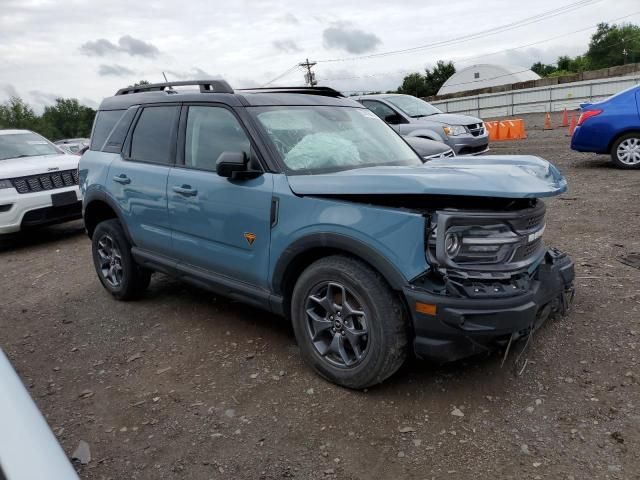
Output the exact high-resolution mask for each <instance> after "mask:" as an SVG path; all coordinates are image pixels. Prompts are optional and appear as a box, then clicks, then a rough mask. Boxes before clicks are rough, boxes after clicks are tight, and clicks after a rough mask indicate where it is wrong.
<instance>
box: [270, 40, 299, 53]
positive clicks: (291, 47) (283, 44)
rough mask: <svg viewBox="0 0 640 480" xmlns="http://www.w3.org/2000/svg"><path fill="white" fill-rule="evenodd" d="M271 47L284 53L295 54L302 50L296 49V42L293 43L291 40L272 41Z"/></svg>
mask: <svg viewBox="0 0 640 480" xmlns="http://www.w3.org/2000/svg"><path fill="white" fill-rule="evenodd" d="M273 46H274V47H275V49H276V50H279V51H281V52H285V53H297V52H301V51H302V49H301V48H300V47H298V45H297V44H296V42H294V41H293V40H291V39H284V40H274V41H273Z"/></svg>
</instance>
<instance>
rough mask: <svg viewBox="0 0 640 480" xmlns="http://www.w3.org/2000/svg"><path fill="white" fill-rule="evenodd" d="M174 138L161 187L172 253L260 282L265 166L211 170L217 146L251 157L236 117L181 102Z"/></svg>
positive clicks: (267, 199) (266, 206)
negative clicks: (253, 173)
mask: <svg viewBox="0 0 640 480" xmlns="http://www.w3.org/2000/svg"><path fill="white" fill-rule="evenodd" d="M179 138H180V140H179V142H178V143H179V147H178V148H179V149H180V152H179V157H180V159H181V160H180V164H179V165H176V166H175V168H172V169H171V172H170V174H169V181H168V187H167V195H168V200H169V218H170V221H171V228H172V238H173V250H174V256H175V257H176V258H179V259H180V261H181V263H183V264H186V265H191V266H195V267H198V268H200V269H203V270H206V271H208V272H211V273H214V274H216V275H219V276H224V277H231V278H233V279H235V280H240V281H242V282H245V283H248V284H250V285H253V286H257V287H266V286H267V282H266V277H267V269H268V262H269V244H270V240H271V238H270V236H271V201H272V193H273V177H272V174H270V173H263V174H262V175H260V176H259V177H257V178H253V179H244V180H230V179H228V178H224V177H220V176H219V175H218V174H217V173H216V161H217V159H218V157H219V156H220V154H221V153H222V152H246V153H247V154H248V155H254V158H253V159H252V162H253V161H254V160H256V161H257V158H255V149H254V148H253V147H252V144H251V141H250V139H249V135H248V134H247V132H246V131H245V129H244V127H243V125H242V123H241V121H240V119H239V118H238V117H237V116H236V114H235V113H234V112H233V111H232V110H231V109H229V108H227V107H225V106H223V105H219V106H217V105H212V104H207V105H190V106H185V107H183V111H182V114H181V120H180V133H179ZM255 166H256V167H259V162H258V163H255Z"/></svg>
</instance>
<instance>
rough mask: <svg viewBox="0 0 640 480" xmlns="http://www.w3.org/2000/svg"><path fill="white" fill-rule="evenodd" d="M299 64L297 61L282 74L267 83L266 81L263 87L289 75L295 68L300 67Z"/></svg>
mask: <svg viewBox="0 0 640 480" xmlns="http://www.w3.org/2000/svg"><path fill="white" fill-rule="evenodd" d="M298 66H299V65H298V64H297V63H296V64H295V65H293V66H292V67H291V68H289V69H287V70H286V71H285V72H283V73H281V74H280V75H278V76H277V77H276V78H274V79H273V80H270V81H268V82H267V83H265V84H264V85H262V86H263V87H267V86H269V85H270V84H272V83H273V82H277V81H278V80H280V79H281V78H282V77H285V76H287V75H289V74H290V73H291V72H293V71H294V70H296V69H297V68H298Z"/></svg>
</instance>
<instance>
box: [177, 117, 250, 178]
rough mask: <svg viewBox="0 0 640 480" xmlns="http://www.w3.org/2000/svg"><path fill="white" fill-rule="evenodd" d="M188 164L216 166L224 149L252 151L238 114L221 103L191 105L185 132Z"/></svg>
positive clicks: (203, 167) (213, 167)
mask: <svg viewBox="0 0 640 480" xmlns="http://www.w3.org/2000/svg"><path fill="white" fill-rule="evenodd" d="M184 143H185V146H184V163H185V166H187V167H191V168H198V169H201V170H212V171H215V170H216V160H218V157H219V156H220V154H221V153H223V152H246V154H247V155H250V153H251V142H250V141H249V138H248V137H247V135H246V133H245V131H244V130H243V129H242V126H241V125H240V123H239V122H238V120H237V119H236V117H235V116H234V115H233V114H232V113H231V112H230V111H229V110H227V109H226V108H222V107H195V106H194V107H189V113H188V115H187V131H186V135H185V142H184Z"/></svg>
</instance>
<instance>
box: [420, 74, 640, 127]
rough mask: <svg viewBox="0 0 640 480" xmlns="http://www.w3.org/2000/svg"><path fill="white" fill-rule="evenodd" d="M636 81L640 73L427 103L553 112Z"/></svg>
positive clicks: (502, 113)
mask: <svg viewBox="0 0 640 480" xmlns="http://www.w3.org/2000/svg"><path fill="white" fill-rule="evenodd" d="M638 84H640V75H638V74H634V75H630V76H626V77H615V78H605V79H597V80H587V81H581V82H574V83H563V84H560V85H550V86H548V87H537V88H529V89H526V90H512V91H509V92H503V93H485V94H481V95H474V96H470V97H461V98H451V99H448V100H438V101H434V102H431V103H432V104H433V105H435V106H437V107H438V108H440V109H441V110H442V111H443V112H447V113H462V114H467V115H473V116H478V117H481V118H493V117H507V116H510V115H520V114H523V113H538V112H557V111H562V110H564V109H565V108H567V109H569V110H573V109H577V108H579V107H580V104H581V103H585V102H597V101H600V100H604V99H605V98H607V97H609V96H611V95H613V94H615V93H617V92H620V91H622V90H625V89H627V88H630V87H632V86H634V85H638Z"/></svg>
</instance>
